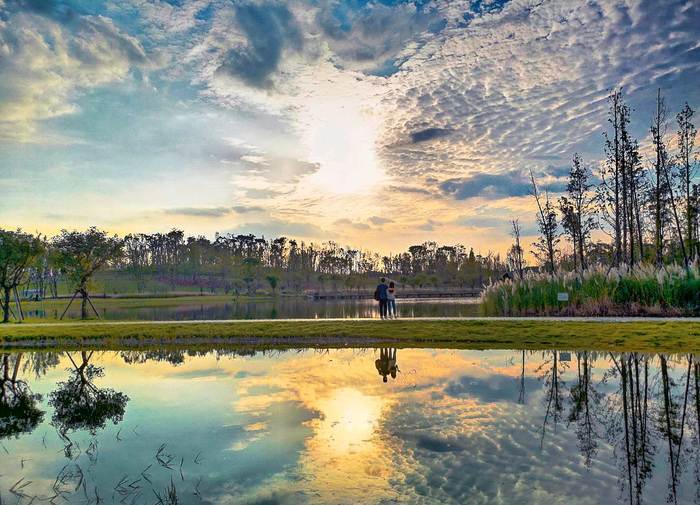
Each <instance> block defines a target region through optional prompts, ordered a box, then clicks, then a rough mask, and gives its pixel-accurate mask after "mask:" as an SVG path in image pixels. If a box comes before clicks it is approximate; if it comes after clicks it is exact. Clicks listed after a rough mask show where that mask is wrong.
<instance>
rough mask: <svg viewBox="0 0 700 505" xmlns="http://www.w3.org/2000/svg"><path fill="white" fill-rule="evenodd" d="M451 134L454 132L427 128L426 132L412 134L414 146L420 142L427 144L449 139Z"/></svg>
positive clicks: (419, 131)
mask: <svg viewBox="0 0 700 505" xmlns="http://www.w3.org/2000/svg"><path fill="white" fill-rule="evenodd" d="M450 133H452V131H451V130H448V129H446V128H426V129H425V130H418V131H415V132H412V133H411V142H412V143H414V144H417V143H419V142H427V141H429V140H435V139H439V138H442V137H447V136H448V135H449V134H450Z"/></svg>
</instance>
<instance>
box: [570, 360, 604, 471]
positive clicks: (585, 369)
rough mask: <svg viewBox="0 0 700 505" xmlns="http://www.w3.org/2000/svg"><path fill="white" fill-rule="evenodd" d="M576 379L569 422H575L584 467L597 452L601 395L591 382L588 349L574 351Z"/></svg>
mask: <svg viewBox="0 0 700 505" xmlns="http://www.w3.org/2000/svg"><path fill="white" fill-rule="evenodd" d="M576 361H577V380H576V382H575V383H574V384H573V385H572V386H571V391H570V394H571V411H570V412H569V422H571V423H575V424H576V438H577V439H578V448H579V450H580V451H581V454H583V456H584V458H585V464H586V467H589V468H590V466H591V460H592V459H593V458H594V457H595V455H596V453H597V452H598V434H597V432H596V427H595V417H596V412H597V410H598V407H599V404H600V400H601V397H602V395H601V394H600V393H599V392H598V391H596V389H595V387H594V385H593V383H592V382H591V369H592V364H593V361H594V357H593V356H592V353H591V352H589V351H584V352H578V353H576Z"/></svg>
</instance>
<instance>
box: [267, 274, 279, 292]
mask: <svg viewBox="0 0 700 505" xmlns="http://www.w3.org/2000/svg"><path fill="white" fill-rule="evenodd" d="M265 279H266V280H267V282H268V284H270V287H271V288H272V292H273V293H275V292H276V291H275V290H276V289H277V284H278V283H279V280H280V279H279V277H277V276H276V275H272V274H270V275H268V276H267V277H265Z"/></svg>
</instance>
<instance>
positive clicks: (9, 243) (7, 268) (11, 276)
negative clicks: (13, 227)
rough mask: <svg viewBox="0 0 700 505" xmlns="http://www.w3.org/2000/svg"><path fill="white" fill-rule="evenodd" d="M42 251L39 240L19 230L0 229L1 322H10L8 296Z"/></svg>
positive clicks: (42, 247) (41, 243) (42, 245)
mask: <svg viewBox="0 0 700 505" xmlns="http://www.w3.org/2000/svg"><path fill="white" fill-rule="evenodd" d="M43 251H44V243H43V242H42V240H41V238H39V237H38V236H34V235H32V234H30V233H23V232H22V231H21V230H17V231H7V230H1V229H0V287H2V290H3V292H4V296H3V301H2V311H3V318H2V322H3V323H6V322H8V321H9V320H10V294H11V293H12V291H13V290H15V289H17V286H19V284H20V282H22V279H23V278H24V276H25V274H26V272H27V268H28V267H29V265H30V263H31V262H32V261H33V260H34V259H36V258H37V257H38V256H39V255H40V254H41V253H42V252H43Z"/></svg>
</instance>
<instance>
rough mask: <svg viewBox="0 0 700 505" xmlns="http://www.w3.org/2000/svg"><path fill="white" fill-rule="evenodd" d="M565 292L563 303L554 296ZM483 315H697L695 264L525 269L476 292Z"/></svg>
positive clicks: (699, 282)
mask: <svg viewBox="0 0 700 505" xmlns="http://www.w3.org/2000/svg"><path fill="white" fill-rule="evenodd" d="M563 292H566V293H568V295H569V301H568V302H561V301H559V300H558V296H557V295H558V293H563ZM481 312H482V314H483V315H486V316H538V315H542V316H545V315H548V316H552V315H566V316H636V315H639V316H642V315H646V316H649V315H659V316H670V315H674V316H682V315H698V314H700V267H699V266H698V264H697V262H696V263H695V264H693V265H691V267H690V268H689V269H688V270H686V269H685V268H684V267H681V266H679V265H667V266H665V267H663V268H661V269H657V268H655V267H654V266H652V265H635V266H634V267H628V266H621V267H619V268H610V267H604V266H602V265H596V266H593V267H591V268H588V269H587V270H585V271H584V272H558V273H556V274H554V275H552V274H548V273H536V272H528V273H527V274H526V275H525V276H524V278H522V279H513V280H503V281H497V282H492V283H491V284H489V285H488V286H486V289H485V290H484V292H483V293H482V296H481Z"/></svg>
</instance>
